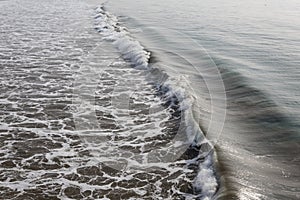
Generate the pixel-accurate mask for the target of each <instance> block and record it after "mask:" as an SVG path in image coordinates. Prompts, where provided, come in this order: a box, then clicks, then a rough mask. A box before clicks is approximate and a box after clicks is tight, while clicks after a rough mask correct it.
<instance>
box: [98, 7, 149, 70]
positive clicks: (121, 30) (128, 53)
mask: <svg viewBox="0 0 300 200" xmlns="http://www.w3.org/2000/svg"><path fill="white" fill-rule="evenodd" d="M95 25H96V29H97V30H98V31H99V33H100V34H101V35H102V36H103V39H104V40H108V41H112V42H113V44H114V45H115V46H116V47H117V48H118V49H119V51H120V52H121V54H122V56H123V57H124V58H125V59H126V60H130V61H131V62H132V63H133V65H134V66H135V67H136V68H143V69H147V67H148V61H149V58H150V52H147V51H146V50H145V49H144V47H143V46H142V45H141V44H140V43H139V42H138V41H137V40H135V39H134V38H133V37H132V36H130V35H129V32H128V31H127V29H126V28H125V27H122V26H120V25H118V19H117V17H115V16H114V15H111V14H110V13H109V12H107V11H104V9H103V7H102V6H99V7H98V8H97V9H96V16H95Z"/></svg>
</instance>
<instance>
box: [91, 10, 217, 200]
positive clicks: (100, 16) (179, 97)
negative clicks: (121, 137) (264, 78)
mask: <svg viewBox="0 0 300 200" xmlns="http://www.w3.org/2000/svg"><path fill="white" fill-rule="evenodd" d="M95 25H96V29H97V30H98V31H99V33H100V34H101V35H102V36H103V39H104V40H107V41H111V42H113V44H114V45H115V46H116V47H117V48H118V50H119V51H120V53H121V54H122V56H123V57H124V58H125V59H126V60H129V61H131V62H132V63H133V65H134V66H135V67H136V68H143V69H149V66H148V62H149V59H150V52H147V51H146V50H145V48H144V47H143V46H142V45H141V44H140V43H139V42H138V41H137V40H135V39H134V38H133V37H132V36H131V35H130V33H129V32H128V31H127V29H126V27H123V26H120V25H119V22H118V19H117V17H116V16H114V15H112V14H110V13H109V12H107V11H105V10H104V9H103V6H99V7H98V8H97V9H96V16H95ZM185 83H186V82H185V81H184V78H183V79H179V80H171V81H170V80H169V81H167V82H164V84H163V86H162V87H163V90H164V89H166V93H164V96H163V98H164V99H165V100H169V101H170V102H171V106H172V104H174V105H175V104H176V102H175V101H178V102H179V110H180V111H181V112H183V114H184V120H185V124H186V133H187V136H188V140H189V142H190V143H191V144H193V145H195V146H199V145H201V144H203V143H208V144H209V141H207V140H206V139H205V137H204V135H203V133H202V131H201V129H200V128H199V125H198V124H197V122H196V121H195V120H194V118H193V112H192V106H191V105H193V103H194V97H193V96H192V95H191V94H190V93H188V92H187V91H188V90H187V89H186V88H189V85H185ZM137 128H139V127H138V126H137ZM149 134H155V133H153V132H151V131H149ZM177 144H178V143H176V142H175V147H176V146H177ZM130 145H131V146H134V145H133V144H132V143H131V144H130ZM178 145H179V144H178ZM137 146H138V145H137ZM199 157H205V160H204V162H200V163H199V160H198V158H199ZM128 162H129V163H128V164H129V165H132V166H134V165H135V166H137V165H139V163H137V162H133V161H132V160H129V159H128ZM130 162H132V163H130ZM187 162H189V161H187ZM191 162H194V163H195V162H197V163H199V172H198V174H197V176H196V178H195V180H194V184H193V186H194V188H195V190H196V191H198V192H199V195H197V197H200V198H201V199H203V200H208V199H212V197H213V195H214V194H215V193H216V191H217V187H218V182H217V180H216V177H215V173H214V166H213V157H212V154H209V152H204V154H203V155H199V156H198V157H197V158H195V159H193V160H192V161H191ZM147 164H148V165H149V163H147ZM155 164H158V163H151V165H152V166H154V165H155ZM158 165H159V166H160V167H161V166H162V165H163V163H159V164H158ZM165 167H166V168H168V165H167V166H165ZM169 170H171V169H169ZM185 196H186V198H187V199H193V198H194V197H195V196H194V195H191V194H186V195H185Z"/></svg>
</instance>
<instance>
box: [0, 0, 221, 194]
mask: <svg viewBox="0 0 300 200" xmlns="http://www.w3.org/2000/svg"><path fill="white" fill-rule="evenodd" d="M0 9H1V11H3V12H1V20H2V22H3V23H2V24H1V27H0V30H1V50H0V59H1V71H2V76H1V126H0V129H1V140H0V141H1V152H0V156H1V158H0V159H1V171H0V177H1V182H0V187H1V198H2V199H182V198H185V199H196V198H199V199H204V198H209V197H211V196H212V195H213V194H214V193H215V192H216V190H217V187H218V184H217V180H216V178H215V174H214V168H213V164H212V159H213V154H212V153H209V155H208V154H207V153H206V154H205V155H204V156H203V155H202V154H201V153H200V152H201V151H200V144H201V143H203V142H204V141H203V139H200V138H201V137H199V135H198V137H197V138H198V139H197V140H196V139H195V133H197V134H199V133H198V132H199V131H200V130H199V129H197V126H196V124H192V125H191V124H190V122H189V114H188V113H189V112H190V108H189V107H190V105H189V104H192V98H191V97H189V94H188V93H186V92H185V90H184V88H181V87H180V85H178V87H177V88H176V89H175V88H174V89H172V85H173V87H174V86H175V85H174V84H176V81H175V80H174V81H172V80H171V79H170V80H169V77H168V75H167V74H165V73H164V72H162V71H160V70H159V69H157V68H155V67H154V66H150V64H149V58H150V52H148V51H146V50H144V47H143V46H142V45H141V44H140V43H139V42H138V41H137V40H135V39H134V38H133V37H132V36H130V32H128V31H126V30H125V29H126V28H125V27H123V26H119V25H118V20H117V18H116V16H113V15H112V14H109V13H108V12H106V11H104V9H103V8H102V6H100V7H98V8H96V10H95V7H94V6H91V5H90V4H85V3H84V2H81V1H74V2H72V4H70V3H69V1H60V2H50V1H45V2H43V4H37V3H35V2H34V1H26V2H18V1H13V2H1V7H0ZM12 13H14V14H12ZM194 129H195V130H194ZM197 131H198V132H197ZM200 133H201V132H200Z"/></svg>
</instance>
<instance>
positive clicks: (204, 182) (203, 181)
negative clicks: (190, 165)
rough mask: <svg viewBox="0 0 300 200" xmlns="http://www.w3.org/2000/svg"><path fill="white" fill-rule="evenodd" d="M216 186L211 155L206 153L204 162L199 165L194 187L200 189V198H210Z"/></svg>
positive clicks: (204, 199)
mask: <svg viewBox="0 0 300 200" xmlns="http://www.w3.org/2000/svg"><path fill="white" fill-rule="evenodd" d="M217 187H218V182H217V179H216V177H215V175H214V168H213V161H212V155H208V156H207V157H206V158H205V160H204V162H201V163H200V165H199V173H198V174H197V177H196V179H195V182H194V188H195V189H196V190H201V197H202V198H201V199H202V200H209V199H212V197H213V195H214V194H215V193H216V191H217Z"/></svg>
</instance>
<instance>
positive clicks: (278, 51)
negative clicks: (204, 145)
mask: <svg viewBox="0 0 300 200" xmlns="http://www.w3.org/2000/svg"><path fill="white" fill-rule="evenodd" d="M107 7H108V10H111V12H113V13H115V14H117V15H120V16H122V17H123V18H124V23H126V24H129V25H128V26H129V27H130V28H132V32H134V34H135V36H136V37H137V38H138V40H139V41H141V42H142V43H143V44H145V46H146V47H147V48H149V50H150V51H153V56H154V57H156V60H157V61H158V62H161V63H164V66H168V67H165V70H166V71H170V70H169V68H172V69H173V70H175V71H177V74H176V73H175V74H176V75H174V74H173V76H179V75H186V76H188V80H189V81H190V83H191V90H192V91H193V93H194V94H195V95H196V96H198V101H199V102H200V103H199V104H200V106H199V107H200V108H199V109H200V111H199V110H197V109H196V108H194V112H195V113H197V114H198V115H197V114H196V117H197V116H199V115H200V116H201V114H202V116H201V117H199V118H200V121H199V125H200V126H201V128H202V129H203V131H204V132H207V133H208V138H211V139H213V140H216V145H215V149H216V152H217V154H218V161H219V163H217V165H218V166H219V173H220V174H219V176H220V177H221V179H220V180H221V186H222V185H223V186H224V187H223V189H224V190H222V187H221V190H219V194H218V195H217V196H216V198H218V197H219V198H222V197H223V198H224V199H229V198H230V197H232V198H233V199H299V181H300V176H299V175H300V174H299V166H300V165H299V164H300V163H299V161H300V159H299V152H300V145H299V137H300V134H299V116H300V104H299V100H300V97H299V95H300V93H299V89H298V88H299V79H300V74H299V69H298V67H299V63H300V37H299V27H300V20H299V19H300V16H299V15H300V12H299V10H300V4H299V2H298V1H288V2H287V1H279V0H278V1H277V0H276V1H230V2H228V1H227V2H224V1H215V0H214V1H205V0H204V1H188V2H186V1H184V2H183V1H180V2H178V1H172V0H167V1H163V2H161V1H149V2H145V1H135V2H134V3H132V2H131V1H118V2H109V3H108V4H107ZM126 17H127V18H126ZM187 38H189V39H187ZM195 43H196V44H195ZM151 48H153V49H151ZM172 52H174V53H175V55H172V54H171V53H172ZM207 57H210V58H211V63H209V64H207V63H206V61H203V62H202V61H201V60H205V59H207ZM182 58H185V59H186V60H188V61H190V62H189V64H187V63H186V62H184V61H183V59H182ZM195 63H196V66H195V65H194V64H195ZM191 64H193V65H194V66H193V68H194V69H193V68H191ZM214 64H215V66H216V68H217V69H218V71H219V72H220V74H221V76H222V81H223V83H224V86H225V91H226V92H225V93H226V119H225V123H224V127H223V129H222V131H221V133H220V134H219V137H218V138H217V139H216V135H214V133H212V132H210V131H208V125H207V124H208V123H209V122H207V121H209V120H207V119H203V118H205V117H206V118H207V117H208V118H209V117H211V116H212V115H213V114H203V111H201V107H205V105H204V103H203V101H202V100H201V97H205V96H206V97H207V96H209V95H207V93H209V92H207V91H206V90H205V89H203V88H205V86H203V82H206V83H205V84H206V85H209V84H214V83H213V82H209V83H208V82H207V81H205V80H208V79H205V78H203V77H205V76H206V75H207V74H209V73H210V72H208V71H209V69H208V68H210V67H213V66H214ZM195 68H196V69H197V70H195ZM191 71H192V72H191ZM212 71H213V70H212ZM199 72H200V74H201V77H198V78H199V79H201V78H202V79H203V80H204V81H203V82H201V81H200V80H199V79H197V77H195V76H196V75H195V74H198V73H199ZM193 73H194V74H193ZM212 73H214V72H212ZM207 76H208V77H212V76H215V75H213V74H210V75H207ZM197 82H198V84H197ZM205 84H204V85H205ZM207 87H209V86H206V88H207ZM212 87H217V88H222V86H220V85H218V82H217V81H216V82H215V84H214V85H213V86H212ZM205 91H206V92H205ZM211 93H213V92H210V95H211ZM213 95H214V94H213ZM211 96H212V95H211ZM223 97H224V96H222V95H219V94H215V98H216V99H218V98H223ZM208 99H209V98H208ZM211 102H212V104H214V106H215V107H216V108H217V109H218V108H219V110H217V111H215V112H218V113H222V112H224V111H222V109H225V108H224V105H221V104H222V101H219V102H218V101H214V102H213V100H212V99H211ZM220 102H221V103H220ZM206 109H208V110H209V109H212V107H208V108H206ZM199 113H200V114H199ZM212 113H213V111H212ZM221 115H222V114H221ZM211 119H212V120H214V119H215V120H216V121H218V122H219V123H222V122H223V121H222V116H219V117H218V116H216V117H215V118H211ZM218 119H220V120H218ZM212 123H213V122H212ZM217 126H218V125H217ZM219 126H221V125H219Z"/></svg>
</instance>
